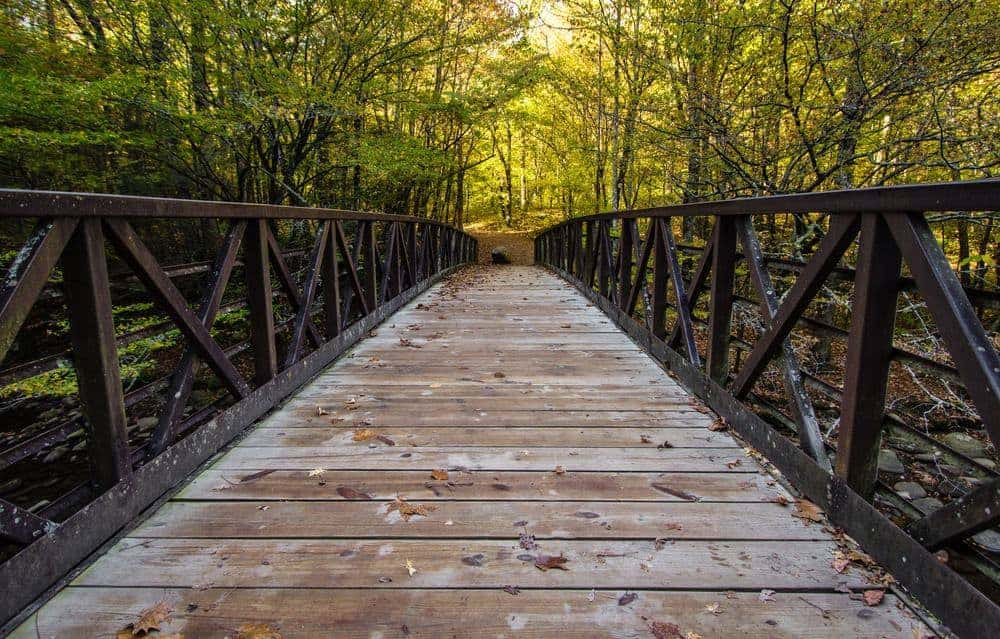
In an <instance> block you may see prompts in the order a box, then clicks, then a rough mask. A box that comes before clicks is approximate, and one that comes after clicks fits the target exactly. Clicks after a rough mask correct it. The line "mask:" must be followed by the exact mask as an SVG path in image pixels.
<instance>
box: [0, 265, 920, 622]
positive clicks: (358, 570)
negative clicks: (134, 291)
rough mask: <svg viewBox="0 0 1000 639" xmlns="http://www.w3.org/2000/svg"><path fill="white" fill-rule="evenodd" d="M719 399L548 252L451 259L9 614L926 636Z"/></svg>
mask: <svg viewBox="0 0 1000 639" xmlns="http://www.w3.org/2000/svg"><path fill="white" fill-rule="evenodd" d="M712 421H713V420H712V417H711V416H710V415H708V414H706V411H705V410H704V409H702V408H701V407H700V406H699V405H697V404H696V402H694V401H692V399H691V398H690V397H688V396H687V395H686V394H685V392H684V391H683V390H682V389H681V388H680V387H679V386H678V385H677V384H675V383H674V382H673V381H672V380H671V379H670V377H668V376H667V375H666V374H665V373H664V372H662V370H661V369H660V368H659V367H658V366H657V365H656V364H655V363H654V362H653V361H652V360H650V359H649V358H647V357H646V356H645V355H644V354H643V353H642V352H641V351H640V350H639V349H638V348H637V347H636V346H635V345H634V344H632V342H630V341H629V340H628V338H627V337H625V336H624V335H623V334H622V333H620V332H619V331H618V330H617V329H616V328H615V327H614V326H613V325H612V324H611V323H610V322H609V321H608V320H607V319H605V318H604V316H603V315H602V314H601V313H600V312H599V311H598V310H597V309H595V308H592V307H590V306H589V305H588V304H587V303H586V302H585V300H583V298H582V297H580V296H579V295H578V294H577V293H576V292H574V291H573V290H572V289H571V288H570V287H569V286H568V285H566V284H564V283H562V282H561V281H560V280H558V279H557V278H556V277H554V276H552V275H550V274H548V273H546V272H545V271H542V270H539V269H533V268H519V267H507V268H502V269H492V270H490V269H479V270H468V271H465V272H463V273H461V274H459V275H457V276H455V277H454V278H453V279H452V280H451V281H449V282H445V283H444V284H442V285H439V286H437V287H435V288H434V289H432V290H431V291H429V292H428V293H427V294H425V295H423V296H422V297H421V298H418V299H417V300H415V301H414V302H413V303H411V304H410V305H409V306H408V307H406V308H404V309H403V310H402V311H401V312H400V313H398V314H397V315H396V316H394V317H393V318H391V319H390V320H389V322H387V323H386V324H385V325H383V326H382V327H380V328H379V330H378V332H377V335H375V336H373V337H371V338H369V339H366V340H365V341H363V342H362V343H361V344H360V345H358V347H357V348H355V349H354V351H353V353H352V354H351V355H350V356H348V357H345V358H343V359H341V360H340V361H339V362H338V363H337V364H336V365H334V366H332V367H331V368H330V369H329V370H327V371H326V372H325V373H324V374H322V375H321V376H320V377H319V378H318V379H316V380H315V381H314V382H313V383H312V384H310V385H309V386H307V387H306V388H304V389H303V390H302V391H301V392H300V393H299V394H298V395H297V396H296V397H295V398H294V399H292V400H291V401H289V402H288V403H287V404H286V405H285V406H284V407H283V408H282V409H281V410H279V411H278V412H276V413H275V414H273V415H271V416H270V417H269V418H267V419H266V420H264V421H263V422H262V423H261V424H260V425H259V427H257V428H256V429H255V430H254V431H253V432H251V433H250V434H249V435H248V436H247V437H246V438H245V439H244V440H243V441H242V442H241V443H239V444H238V445H237V446H235V447H234V448H233V449H231V450H230V451H229V452H228V453H227V454H225V455H223V456H222V457H221V458H220V459H218V460H217V461H216V462H215V463H214V464H213V465H212V466H211V467H210V468H209V469H208V470H206V471H204V472H203V473H201V474H200V475H199V476H198V477H197V478H195V479H194V480H193V481H192V482H191V483H190V484H189V485H188V486H186V487H185V488H184V489H183V490H182V491H180V492H179V493H178V494H176V495H175V496H174V497H173V499H171V500H170V501H168V502H167V503H165V504H164V505H163V506H162V507H160V508H159V509H158V510H156V511H155V512H154V513H153V514H152V515H151V516H150V517H149V518H148V519H146V520H145V521H144V522H142V523H141V524H140V525H139V526H138V527H137V528H135V529H134V530H133V531H131V532H130V533H129V534H128V535H127V536H126V537H125V538H123V539H121V540H120V541H119V542H118V543H117V544H115V545H114V547H113V548H112V549H111V550H110V551H109V552H107V553H106V554H105V555H104V556H103V557H101V558H100V559H98V560H97V561H96V562H95V563H93V564H92V565H91V566H90V567H89V568H87V569H86V570H85V571H83V572H82V574H80V575H79V576H78V577H77V578H76V579H75V580H73V581H72V583H71V584H70V585H69V586H67V587H66V588H64V589H63V590H62V591H61V592H60V593H59V594H58V595H57V596H56V597H55V598H54V599H53V600H52V601H50V602H49V603H48V604H46V605H45V606H44V607H43V608H42V609H41V610H40V611H39V612H38V613H37V614H36V615H35V616H33V617H32V618H30V619H28V620H27V621H26V622H25V623H24V624H23V625H22V626H21V627H20V628H19V629H18V630H17V631H16V632H15V633H14V636H16V637H25V638H27V637H31V638H35V637H60V638H72V637H111V636H115V632H116V631H118V630H120V629H122V628H125V627H126V626H127V625H128V624H129V623H134V622H137V621H138V619H139V617H140V615H141V613H142V612H143V611H144V610H146V609H149V608H151V607H154V606H156V605H157V604H159V603H161V602H164V603H165V606H164V608H163V609H167V608H169V610H170V614H169V618H168V619H167V620H165V621H163V622H162V623H160V624H159V626H160V630H161V634H162V635H169V634H170V633H175V632H177V633H182V634H183V636H184V637H187V638H188V639H193V638H196V637H223V636H226V637H234V636H238V633H239V632H240V629H241V627H244V624H247V623H259V624H267V625H270V626H272V627H273V628H276V629H278V630H280V633H281V636H283V637H285V639H289V638H292V637H327V636H331V637H332V636H335V637H431V638H440V637H452V636H474V637H487V636H489V637H494V636H495V637H548V636H559V637H562V638H564V639H565V638H570V637H595V636H615V637H689V638H694V637H698V636H700V637H706V638H711V637H728V636H735V635H739V636H742V637H799V636H810V637H848V636H850V637H879V636H901V637H914V636H917V637H922V636H924V633H925V632H926V628H925V627H924V626H923V625H922V624H921V623H920V622H919V621H918V620H917V618H916V617H915V616H914V615H913V613H912V612H910V611H909V609H907V608H906V607H905V606H904V605H902V602H901V601H899V600H898V599H897V598H896V597H894V596H893V595H891V594H887V595H886V596H885V599H884V600H883V601H882V602H881V603H880V604H879V605H877V606H874V607H867V606H866V605H865V603H864V602H863V601H861V598H862V597H861V595H860V593H861V592H862V591H863V590H864V589H865V588H866V587H870V585H869V579H870V577H871V575H870V573H869V572H868V571H867V570H866V569H865V568H864V567H863V566H861V565H859V564H858V563H854V564H852V565H851V566H850V567H848V568H847V569H846V570H844V572H842V573H838V572H837V571H836V570H835V568H834V567H833V562H834V559H835V557H836V555H835V553H836V552H837V551H838V549H839V547H838V543H839V544H843V541H842V540H841V541H838V540H836V539H835V538H834V536H833V535H832V534H831V532H830V531H829V530H828V529H826V528H825V527H824V526H823V525H822V523H815V522H810V521H806V520H804V519H802V518H800V517H796V516H794V515H795V514H796V513H797V511H796V508H795V503H794V500H792V503H791V504H789V505H783V504H782V503H781V502H782V501H784V500H785V499H791V496H790V495H789V494H788V493H787V492H786V491H785V490H784V489H783V488H782V487H781V485H780V484H779V483H777V482H776V481H775V480H774V479H773V478H772V477H771V476H770V475H768V474H766V473H765V472H763V471H762V470H761V469H760V467H759V466H758V465H757V463H756V462H755V461H754V459H753V458H751V457H749V456H748V454H747V452H746V451H745V450H744V449H743V448H742V447H741V446H740V445H739V444H738V443H737V442H735V441H734V440H733V438H732V437H731V436H730V435H729V434H728V433H727V432H715V431H712V430H710V429H709V426H710V425H711V424H712ZM445 475H446V476H445ZM397 496H399V497H400V498H403V497H405V498H406V501H394V500H395V499H396V497H397ZM559 557H561V558H562V559H553V558H559ZM561 561H565V563H562V564H560V563H559V562H561ZM546 567H548V569H545V570H543V569H542V568H546ZM847 589H852V590H853V591H854V592H853V593H849V592H845V591H846V590H847ZM671 624H672V625H671ZM244 632H245V633H246V632H247V629H246V628H244ZM151 636H157V635H156V633H155V632H154V633H153V634H152V635H151ZM247 636H250V635H247ZM252 636H264V635H252ZM269 636H270V635H269Z"/></svg>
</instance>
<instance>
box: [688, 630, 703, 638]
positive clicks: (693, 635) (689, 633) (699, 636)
mask: <svg viewBox="0 0 1000 639" xmlns="http://www.w3.org/2000/svg"><path fill="white" fill-rule="evenodd" d="M684 639H704V638H703V637H702V636H701V635H699V634H698V633H697V632H695V631H694V630H692V631H690V632H688V633H687V634H686V635H684Z"/></svg>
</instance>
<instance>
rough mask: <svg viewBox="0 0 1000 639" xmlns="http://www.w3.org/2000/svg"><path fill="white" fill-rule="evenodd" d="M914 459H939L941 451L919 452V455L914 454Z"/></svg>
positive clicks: (925, 460)
mask: <svg viewBox="0 0 1000 639" xmlns="http://www.w3.org/2000/svg"><path fill="white" fill-rule="evenodd" d="M914 459H917V460H919V461H922V462H932V461H935V460H938V459H941V453H920V454H919V455H914Z"/></svg>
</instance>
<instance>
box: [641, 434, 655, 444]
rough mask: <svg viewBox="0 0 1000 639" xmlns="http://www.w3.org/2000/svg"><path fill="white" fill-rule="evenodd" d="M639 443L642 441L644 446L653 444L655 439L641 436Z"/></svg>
mask: <svg viewBox="0 0 1000 639" xmlns="http://www.w3.org/2000/svg"><path fill="white" fill-rule="evenodd" d="M639 441H641V442H642V443H643V444H652V443H653V438H652V437H650V436H649V435H639Z"/></svg>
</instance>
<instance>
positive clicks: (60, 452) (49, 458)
mask: <svg viewBox="0 0 1000 639" xmlns="http://www.w3.org/2000/svg"><path fill="white" fill-rule="evenodd" d="M68 452H69V447H68V446H56V447H55V448H53V449H52V450H51V451H49V454H48V455H46V456H45V458H44V459H42V463H43V464H51V463H52V462H56V461H59V460H60V459H62V458H63V457H64V456H65V455H66V453H68Z"/></svg>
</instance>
